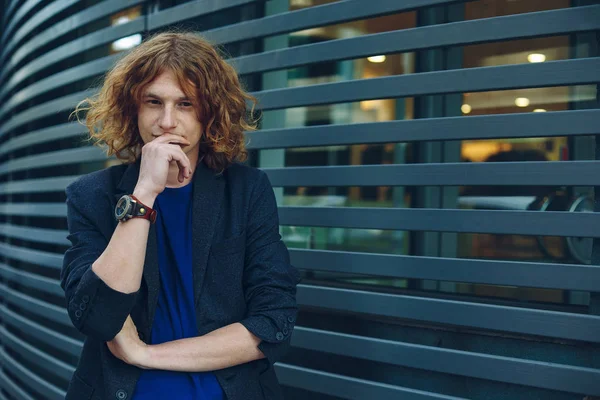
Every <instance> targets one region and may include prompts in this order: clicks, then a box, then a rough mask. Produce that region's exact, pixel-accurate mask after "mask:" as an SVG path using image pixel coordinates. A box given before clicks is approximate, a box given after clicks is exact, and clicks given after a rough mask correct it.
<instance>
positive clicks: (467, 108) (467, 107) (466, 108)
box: [460, 104, 471, 114]
mask: <svg viewBox="0 0 600 400" xmlns="http://www.w3.org/2000/svg"><path fill="white" fill-rule="evenodd" d="M460 111H462V112H463V114H468V113H470V112H471V106H470V105H468V104H463V105H462V106H461V107H460Z"/></svg>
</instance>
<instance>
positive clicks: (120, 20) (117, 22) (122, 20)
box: [113, 15, 131, 25]
mask: <svg viewBox="0 0 600 400" xmlns="http://www.w3.org/2000/svg"><path fill="white" fill-rule="evenodd" d="M129 21H131V19H130V18H129V17H128V16H126V15H122V16H120V17H119V18H117V19H116V20H115V21H114V22H113V25H121V24H125V23H127V22H129Z"/></svg>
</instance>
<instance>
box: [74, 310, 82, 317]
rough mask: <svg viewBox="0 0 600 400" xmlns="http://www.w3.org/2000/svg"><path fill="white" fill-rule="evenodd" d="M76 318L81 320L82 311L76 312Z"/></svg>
mask: <svg viewBox="0 0 600 400" xmlns="http://www.w3.org/2000/svg"><path fill="white" fill-rule="evenodd" d="M75 317H77V318H81V310H77V311H75Z"/></svg>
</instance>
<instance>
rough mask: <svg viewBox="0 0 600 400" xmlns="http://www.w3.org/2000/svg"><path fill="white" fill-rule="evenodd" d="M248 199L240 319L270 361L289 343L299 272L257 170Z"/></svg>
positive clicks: (274, 205) (271, 197) (270, 193)
mask: <svg viewBox="0 0 600 400" xmlns="http://www.w3.org/2000/svg"><path fill="white" fill-rule="evenodd" d="M260 174H261V175H260V178H259V180H258V183H257V184H256V186H255V188H254V190H253V195H252V199H251V204H250V209H249V217H248V224H247V227H246V261H245V267H244V295H245V300H246V304H247V314H246V318H245V319H243V320H242V321H240V323H241V324H242V325H244V326H245V327H246V328H247V329H248V330H249V331H250V332H251V333H253V334H254V335H255V336H257V337H258V338H259V339H261V343H260V344H259V346H258V348H259V349H260V350H261V351H262V352H263V354H264V355H265V357H266V358H267V360H268V361H269V362H270V363H271V364H273V363H275V362H277V361H279V360H280V359H281V358H282V357H283V355H284V354H285V353H286V351H287V349H288V348H289V346H290V340H291V336H292V330H293V329H294V325H295V323H296V315H297V313H298V307H297V305H296V285H297V284H298V282H299V275H298V272H297V270H296V268H294V267H293V266H292V265H291V264H290V258H289V254H288V250H287V248H286V246H285V244H284V243H283V241H282V240H281V236H280V235H279V218H278V214H277V203H276V201H275V195H274V193H273V188H272V187H271V184H270V182H269V180H268V178H267V176H266V174H265V173H264V172H262V171H261V172H260Z"/></svg>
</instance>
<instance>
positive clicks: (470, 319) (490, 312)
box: [298, 284, 600, 343]
mask: <svg viewBox="0 0 600 400" xmlns="http://www.w3.org/2000/svg"><path fill="white" fill-rule="evenodd" d="M298 302H299V304H301V305H303V306H311V307H320V308H329V309H335V310H338V311H350V312H357V313H365V314H372V315H380V316H386V317H395V318H403V319H410V320H415V321H426V322H433V323H439V324H448V325H454V326H456V325H458V326H467V327H473V328H482V329H492V330H496V331H507V332H515V333H523V334H528V335H539V336H548V337H554V338H562V339H573V340H581V341H586V342H593V343H599V342H600V317H599V316H592V315H577V314H571V313H563V312H556V311H546V310H535V309H526V308H517V307H506V306H496V305H491V304H479V303H472V302H463V301H452V300H439V299H433V298H423V297H414V296H403V295H391V294H385V293H374V292H367V291H359V290H351V289H338V288H329V287H318V286H311V285H304V284H300V285H299V286H298Z"/></svg>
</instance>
